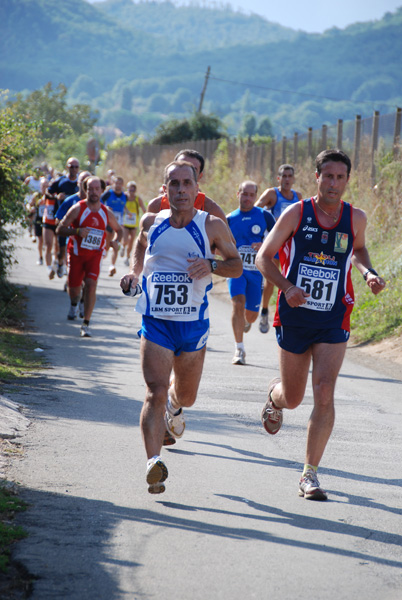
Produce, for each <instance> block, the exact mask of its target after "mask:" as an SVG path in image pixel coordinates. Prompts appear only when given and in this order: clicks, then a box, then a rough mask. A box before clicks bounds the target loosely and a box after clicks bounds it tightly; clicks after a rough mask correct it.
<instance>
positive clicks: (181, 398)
mask: <svg viewBox="0 0 402 600" xmlns="http://www.w3.org/2000/svg"><path fill="white" fill-rule="evenodd" d="M205 352H206V346H204V348H202V349H201V350H198V351H197V352H182V353H181V354H180V356H175V357H174V359H173V373H174V385H173V386H172V388H171V389H170V392H169V394H170V399H171V402H172V405H173V406H174V407H175V408H177V409H179V408H181V407H183V408H188V407H190V406H193V404H194V402H195V400H196V397H197V392H198V387H199V385H200V380H201V375H202V369H203V366H204V359H205Z"/></svg>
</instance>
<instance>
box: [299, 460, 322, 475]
mask: <svg viewBox="0 0 402 600" xmlns="http://www.w3.org/2000/svg"><path fill="white" fill-rule="evenodd" d="M317 469H318V467H314V466H313V465H308V464H307V463H306V464H305V465H304V469H303V475H302V477H304V475H305V474H306V473H307V471H314V472H315V473H317Z"/></svg>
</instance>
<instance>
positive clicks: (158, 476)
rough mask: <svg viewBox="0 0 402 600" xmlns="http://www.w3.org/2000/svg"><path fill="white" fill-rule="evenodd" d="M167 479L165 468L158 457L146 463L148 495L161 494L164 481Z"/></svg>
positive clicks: (163, 489)
mask: <svg viewBox="0 0 402 600" xmlns="http://www.w3.org/2000/svg"><path fill="white" fill-rule="evenodd" d="M167 477H168V470H167V466H166V465H165V463H164V462H163V460H162V459H161V457H160V456H154V457H153V458H150V459H149V461H148V462H147V472H146V481H147V484H148V492H149V493H150V494H162V493H163V492H164V491H165V485H164V483H163V482H164V481H166V479H167Z"/></svg>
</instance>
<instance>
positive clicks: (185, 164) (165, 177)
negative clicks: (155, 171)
mask: <svg viewBox="0 0 402 600" xmlns="http://www.w3.org/2000/svg"><path fill="white" fill-rule="evenodd" d="M171 167H190V169H191V172H192V173H193V176H194V181H195V183H197V172H196V170H195V169H194V166H193V165H192V164H191V163H189V162H187V161H185V160H174V161H173V162H171V163H169V164H168V165H166V167H165V170H164V171H163V183H164V184H165V185H166V184H167V182H168V176H169V169H170V168H171Z"/></svg>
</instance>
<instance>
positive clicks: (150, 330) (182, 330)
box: [138, 315, 209, 356]
mask: <svg viewBox="0 0 402 600" xmlns="http://www.w3.org/2000/svg"><path fill="white" fill-rule="evenodd" d="M138 335H139V336H144V338H145V339H146V340H149V341H150V342H153V343H154V344H158V346H162V347H163V348H168V349H169V350H172V351H173V352H174V354H175V356H179V355H180V354H181V353H182V352H197V351H198V350H201V349H202V348H204V346H205V345H206V343H207V340H208V335H209V319H203V320H202V321H172V320H170V319H169V320H168V319H155V317H147V316H145V315H143V316H142V327H141V329H140V331H139V332H138Z"/></svg>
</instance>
